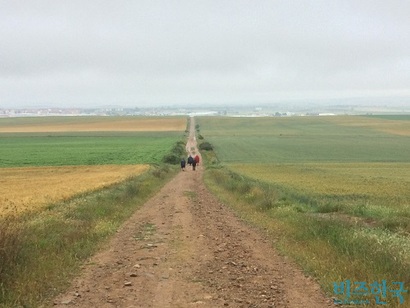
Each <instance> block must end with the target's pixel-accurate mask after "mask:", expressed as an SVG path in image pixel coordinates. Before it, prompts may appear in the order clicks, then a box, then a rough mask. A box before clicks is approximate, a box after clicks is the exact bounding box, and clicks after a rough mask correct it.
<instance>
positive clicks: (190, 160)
mask: <svg viewBox="0 0 410 308" xmlns="http://www.w3.org/2000/svg"><path fill="white" fill-rule="evenodd" d="M193 161H194V158H193V157H192V156H191V155H189V157H188V165H190V166H191V165H192V162H193Z"/></svg>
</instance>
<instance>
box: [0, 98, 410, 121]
mask: <svg viewBox="0 0 410 308" xmlns="http://www.w3.org/2000/svg"><path fill="white" fill-rule="evenodd" d="M371 114H410V102H408V101H406V102H405V103H399V104H377V105H368V104H360V102H359V103H358V104H334V105H326V104H313V103H311V104H309V103H304V104H290V103H286V104H285V103H283V104H265V105H254V106H252V105H226V106H221V105H215V106H211V105H210V106H206V107H198V106H164V107H133V108H130V107H121V106H105V107H97V108H47V107H37V108H1V107H0V118H5V117H39V116H180V115H186V116H200V115H209V116H232V117H240V116H244V117H287V116H331V115H371Z"/></svg>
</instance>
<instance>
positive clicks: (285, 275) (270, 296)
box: [52, 123, 333, 308]
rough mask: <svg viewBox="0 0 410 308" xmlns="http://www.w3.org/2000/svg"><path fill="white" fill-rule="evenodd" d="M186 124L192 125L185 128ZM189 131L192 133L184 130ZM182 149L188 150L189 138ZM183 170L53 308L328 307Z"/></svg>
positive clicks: (314, 287) (196, 175)
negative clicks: (185, 146)
mask: <svg viewBox="0 0 410 308" xmlns="http://www.w3.org/2000/svg"><path fill="white" fill-rule="evenodd" d="M192 125H193V123H192ZM191 131H192V132H193V130H191ZM187 150H189V151H195V150H196V149H195V138H194V137H191V138H189V140H188V144H187ZM202 173H203V169H202V166H201V164H199V166H197V169H196V171H193V170H192V168H191V167H189V166H188V167H187V169H186V170H185V171H181V172H180V173H179V174H178V175H177V176H176V177H175V178H173V179H172V180H171V181H170V182H169V183H168V184H167V185H165V186H164V187H163V188H162V189H161V190H160V191H159V192H158V193H157V194H156V195H155V196H154V197H153V198H152V199H150V200H149V201H148V202H147V203H146V204H145V205H144V206H143V207H142V208H141V209H140V210H139V211H137V212H136V213H135V214H134V215H133V216H132V217H130V219H129V220H128V221H127V222H126V223H125V224H124V225H123V227H122V228H121V229H120V230H119V231H118V232H117V234H116V236H115V237H114V238H112V240H111V241H110V242H109V243H108V244H107V246H106V248H105V249H104V250H102V251H101V252H100V253H98V254H97V255H95V256H94V257H93V258H92V259H91V260H90V261H89V262H88V263H87V264H86V265H85V266H84V269H83V272H82V273H81V275H80V276H79V277H78V278H77V279H76V280H75V281H74V282H73V284H72V286H71V287H70V289H69V290H68V291H67V293H65V294H61V295H60V296H58V297H57V298H55V299H54V300H53V302H52V304H53V305H54V306H55V307H70V306H73V307H96V308H97V307H98V308H99V307H129V308H131V307H226V306H228V307H315V308H316V307H330V306H333V304H332V300H331V299H328V298H326V297H325V296H324V295H323V293H322V292H321V289H320V287H319V285H318V284H317V283H316V282H315V281H314V280H312V279H310V278H308V277H305V276H304V275H303V273H302V272H301V270H300V269H298V268H297V267H296V266H295V265H294V264H292V262H290V261H289V260H287V259H286V258H285V257H283V256H280V255H279V254H278V253H277V252H276V251H275V250H274V248H273V247H272V245H271V243H270V242H269V241H268V240H267V239H266V238H265V237H264V236H262V235H261V234H260V233H259V232H258V231H257V230H254V229H253V228H251V227H249V226H248V225H246V224H245V223H244V222H242V221H240V220H239V219H238V218H237V217H236V216H235V214H234V213H233V212H232V211H231V210H230V209H228V208H227V207H226V206H224V205H223V204H221V203H220V202H219V201H218V200H217V199H216V198H215V197H214V196H213V195H212V194H211V193H210V192H209V191H208V190H207V188H206V187H205V186H204V184H203V181H202Z"/></svg>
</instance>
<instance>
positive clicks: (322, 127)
mask: <svg viewBox="0 0 410 308" xmlns="http://www.w3.org/2000/svg"><path fill="white" fill-rule="evenodd" d="M400 119H403V120H390V118H389V119H381V118H369V117H291V118H219V117H214V118H211V117H208V118H199V119H198V121H197V122H198V124H199V125H200V127H201V134H202V135H203V136H205V137H206V139H207V140H208V141H209V142H210V143H212V145H213V146H214V149H215V152H216V154H217V156H218V158H219V159H220V160H221V161H222V162H224V163H231V162H240V163H242V162H254V163H299V162H410V155H409V153H410V117H407V118H405V117H402V118H400ZM406 132H407V135H406Z"/></svg>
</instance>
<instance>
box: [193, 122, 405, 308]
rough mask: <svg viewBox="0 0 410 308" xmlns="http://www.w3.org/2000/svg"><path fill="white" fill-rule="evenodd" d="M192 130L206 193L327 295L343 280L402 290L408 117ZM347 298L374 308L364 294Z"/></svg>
mask: <svg viewBox="0 0 410 308" xmlns="http://www.w3.org/2000/svg"><path fill="white" fill-rule="evenodd" d="M197 123H198V124H199V133H200V135H201V136H202V137H204V138H205V140H206V141H207V142H210V143H211V144H212V146H213V148H214V151H213V152H212V151H211V152H207V153H204V154H205V155H203V156H204V157H206V160H207V161H208V162H209V163H208V169H207V172H206V175H205V180H206V182H207V184H208V186H209V187H210V188H211V189H212V190H213V191H214V192H215V193H216V194H217V195H219V197H220V198H221V199H222V200H223V201H224V202H226V203H227V204H229V205H230V206H231V207H232V208H233V209H234V210H235V211H237V212H238V215H239V216H241V217H242V218H243V219H244V220H246V221H248V222H249V223H251V224H253V225H255V226H257V227H258V228H261V229H262V230H263V231H264V232H265V233H266V234H268V235H269V237H270V238H271V239H272V242H273V243H274V245H275V246H276V247H277V248H278V249H279V250H281V251H282V252H283V253H284V254H286V255H289V256H291V257H292V258H293V259H294V260H295V261H296V262H298V263H299V264H300V265H301V266H302V267H303V269H304V270H305V271H306V272H308V273H309V274H311V275H313V276H314V277H315V278H316V279H317V280H318V281H319V282H320V283H321V285H322V287H323V289H324V290H325V291H326V292H327V293H328V295H329V296H334V294H332V291H333V282H341V281H345V280H347V279H350V280H352V281H364V282H367V283H372V282H374V281H381V280H386V281H387V282H388V283H391V282H394V281H396V282H397V281H400V282H404V283H405V286H406V287H407V289H409V285H410V155H409V153H410V116H386V117H383V116H380V117H358V116H351V117H348V116H343V117H290V118H220V117H213V118H211V117H206V118H205V117H204V118H199V119H198V120H197ZM403 296H404V297H403V298H402V299H403V300H405V302H406V304H409V303H408V301H409V300H410V299H409V297H408V294H406V293H404V294H403ZM356 299H357V300H361V299H366V300H369V301H370V306H374V305H375V299H374V296H373V297H372V296H367V297H365V298H360V297H359V298H356ZM387 302H388V307H399V306H400V305H401V304H400V298H398V297H392V296H390V295H389V296H388V298H387Z"/></svg>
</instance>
